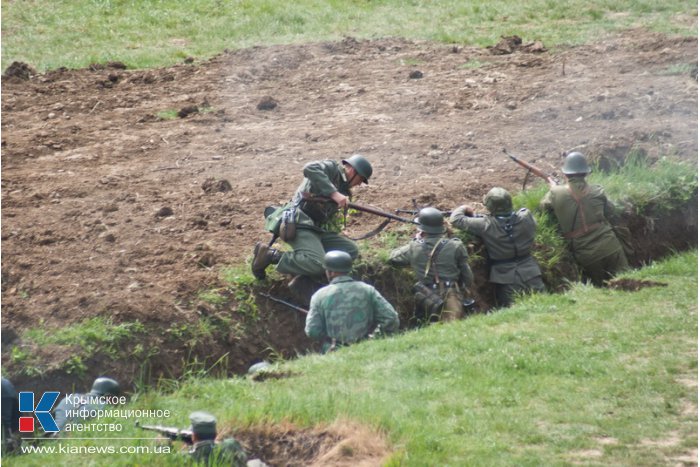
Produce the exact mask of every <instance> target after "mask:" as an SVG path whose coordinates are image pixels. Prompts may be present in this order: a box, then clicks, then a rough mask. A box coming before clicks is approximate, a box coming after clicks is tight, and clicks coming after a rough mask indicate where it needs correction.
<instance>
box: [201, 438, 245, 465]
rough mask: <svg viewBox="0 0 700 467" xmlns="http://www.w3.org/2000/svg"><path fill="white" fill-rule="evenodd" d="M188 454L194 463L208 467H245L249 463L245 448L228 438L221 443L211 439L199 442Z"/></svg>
mask: <svg viewBox="0 0 700 467" xmlns="http://www.w3.org/2000/svg"><path fill="white" fill-rule="evenodd" d="M188 453H189V455H190V457H191V458H192V460H193V461H195V462H196V463H201V464H204V465H207V466H215V465H216V466H224V465H226V466H232V467H245V466H246V465H247V463H248V456H246V453H245V451H244V450H243V446H241V443H239V442H238V441H236V440H235V439H233V438H226V439H224V440H222V441H220V442H216V441H214V440H211V439H208V440H205V441H198V442H196V443H194V444H193V445H192V447H191V448H190V450H189V451H188Z"/></svg>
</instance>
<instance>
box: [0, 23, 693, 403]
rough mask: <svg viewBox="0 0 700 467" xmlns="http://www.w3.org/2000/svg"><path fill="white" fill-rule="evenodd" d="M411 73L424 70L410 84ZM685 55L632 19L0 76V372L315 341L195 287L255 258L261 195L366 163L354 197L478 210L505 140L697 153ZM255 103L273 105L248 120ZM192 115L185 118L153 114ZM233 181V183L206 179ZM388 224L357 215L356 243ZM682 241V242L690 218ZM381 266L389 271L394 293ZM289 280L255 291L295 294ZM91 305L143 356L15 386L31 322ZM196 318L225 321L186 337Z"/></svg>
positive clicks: (130, 366) (538, 159) (251, 355)
mask: <svg viewBox="0 0 700 467" xmlns="http://www.w3.org/2000/svg"><path fill="white" fill-rule="evenodd" d="M416 63H419V64H420V66H419V68H420V71H421V73H422V78H421V79H410V78H409V74H410V73H411V72H412V71H414V69H415V68H416V67H415V64H416ZM473 63H480V64H481V65H480V66H479V67H477V68H474V67H472V66H467V64H473ZM688 63H697V39H696V38H673V37H666V36H662V35H658V34H654V33H650V32H647V31H643V30H632V31H627V32H625V33H623V34H618V35H615V36H611V37H606V38H603V39H601V40H600V41H599V42H597V43H594V44H590V45H587V46H581V47H575V48H570V49H563V50H561V51H558V52H557V53H552V52H543V53H537V54H533V53H527V51H524V50H520V49H518V48H515V49H514V50H513V51H512V53H507V54H503V55H493V54H491V53H490V51H489V50H487V49H482V48H476V47H455V46H448V45H444V44H436V43H430V42H419V41H408V40H402V39H393V38H388V39H379V40H355V39H352V38H347V39H345V40H342V41H339V42H326V43H318V44H303V45H286V46H273V47H253V48H250V49H244V50H238V51H235V52H230V53H224V54H222V55H219V56H217V57H215V58H213V59H211V60H208V61H202V62H192V63H191V64H179V65H175V66H172V67H169V68H163V69H154V70H129V69H126V67H125V66H123V64H107V65H106V66H94V67H90V68H88V69H83V70H67V69H58V70H54V71H51V72H48V73H45V74H38V75H35V74H31V73H30V75H29V79H26V80H24V79H7V80H6V79H3V80H2V116H3V118H2V149H3V150H2V168H3V170H2V302H3V316H2V339H3V340H2V344H3V345H2V362H3V368H4V369H5V370H6V371H7V372H8V374H10V375H15V376H17V380H16V381H15V383H16V386H17V387H21V388H23V389H24V388H27V389H29V388H30V387H32V388H34V389H36V390H40V389H54V390H55V389H67V388H68V386H69V385H70V384H75V383H76V382H77V379H79V378H80V379H85V380H89V379H90V378H92V377H94V376H97V375H99V374H112V375H115V376H116V377H118V378H119V379H121V380H122V381H124V383H125V386H128V384H129V383H130V382H133V381H135V380H137V379H138V378H139V376H138V375H141V374H148V375H150V376H149V378H151V379H157V378H158V377H166V378H169V377H177V376H178V374H180V373H181V372H182V371H184V370H183V368H186V367H188V365H190V364H191V363H192V361H193V360H195V359H196V361H198V362H200V363H201V362H208V363H209V364H212V363H213V362H216V361H219V360H220V359H221V358H222V356H224V355H226V356H227V362H228V363H227V365H228V366H227V371H232V372H242V371H245V369H246V368H247V367H248V366H249V365H250V364H252V363H254V362H256V361H260V359H262V358H265V357H267V356H268V355H269V353H270V349H272V351H273V352H278V353H279V354H281V355H283V356H285V357H288V356H294V355H296V354H297V353H303V352H306V351H308V350H309V349H311V348H313V346H312V345H311V343H310V342H309V341H308V340H307V339H306V337H305V336H304V335H303V320H302V319H301V318H300V317H298V316H295V315H294V313H292V312H290V311H287V310H282V309H277V308H261V314H260V317H259V321H257V322H252V323H251V322H250V320H249V318H248V317H246V315H245V313H243V311H245V310H244V308H243V307H242V305H241V304H240V303H239V301H238V298H237V297H236V294H237V293H240V291H232V292H229V295H230V297H227V302H226V303H225V304H224V305H220V306H215V307H212V306H211V305H209V304H207V303H202V300H200V299H199V293H200V292H201V291H204V290H208V289H210V288H212V287H217V286H218V285H219V284H220V274H221V271H222V269H223V268H225V267H227V266H230V265H232V264H243V263H244V261H245V260H246V259H247V258H249V257H250V254H251V251H252V247H253V245H254V244H255V242H256V241H257V240H260V239H262V238H264V237H265V235H266V234H265V233H264V231H263V229H262V211H263V209H264V207H265V206H268V205H275V204H279V203H280V202H284V201H286V200H287V199H288V198H289V196H291V194H292V193H293V191H294V189H295V188H296V186H297V185H298V183H299V181H300V179H301V168H302V166H303V164H304V163H305V162H307V161H311V160H315V159H321V158H333V159H340V158H343V157H347V156H349V155H351V154H353V153H355V152H359V153H362V154H364V155H365V156H366V157H368V159H370V160H371V161H372V163H373V164H374V173H375V175H374V176H373V177H372V181H371V184H370V185H369V186H366V187H362V188H359V189H358V190H357V192H356V193H355V200H356V201H358V202H360V203H367V204H372V205H375V206H377V207H379V208H382V209H384V210H387V211H393V209H396V208H411V207H412V204H411V200H413V199H416V200H418V201H419V202H420V203H421V204H427V203H431V204H436V205H437V207H439V208H441V209H451V208H453V207H454V206H457V205H460V204H464V203H465V202H468V203H475V202H476V203H477V204H478V202H479V201H480V200H481V199H482V197H483V195H484V194H485V193H486V192H487V191H488V190H489V189H490V188H491V187H493V186H494V185H499V186H503V187H505V188H507V189H510V190H513V191H517V190H518V189H520V186H521V183H522V180H523V177H524V173H523V171H522V170H521V168H520V167H519V166H517V165H515V164H513V163H512V162H510V161H509V160H507V158H506V157H505V156H504V155H503V154H502V148H504V147H505V148H508V149H509V150H510V151H511V152H513V153H515V154H517V155H519V156H522V157H525V158H526V160H528V161H529V162H532V163H535V164H537V165H538V166H540V167H541V168H542V169H543V170H545V171H547V172H554V171H556V170H557V169H558V168H559V166H560V165H561V157H560V155H561V154H562V152H563V151H565V150H571V149H574V148H576V149H578V150H581V151H583V152H585V153H587V154H591V155H595V154H609V153H614V152H615V151H617V150H618V148H625V147H633V146H634V147H637V148H640V149H642V150H644V151H646V153H647V155H648V157H649V158H650V159H652V160H653V159H654V158H657V157H659V156H660V155H662V154H668V153H671V152H673V153H676V154H678V155H679V156H680V157H685V158H688V159H691V160H695V159H696V157H697V105H698V101H697V81H696V80H695V79H693V78H692V77H690V76H688V75H687V74H674V73H672V72H670V71H669V70H673V69H674V67H676V68H677V67H678V65H684V64H688ZM564 65H565V66H564ZM263 96H265V101H266V102H272V101H274V102H275V103H276V105H275V107H274V109H272V110H258V108H257V107H258V104H259V103H260V102H261V99H262V98H263ZM268 98H269V99H268ZM193 107H197V108H198V109H199V110H200V111H198V112H194V113H188V114H187V115H186V118H176V119H160V118H158V117H156V115H159V114H161V112H164V111H170V112H172V111H175V112H177V111H178V110H181V109H186V108H193ZM203 109H206V111H204V110H203ZM223 179H225V180H228V181H229V183H230V185H231V189H230V191H229V190H228V187H223V186H220V185H218V184H217V183H216V182H214V183H209V182H207V180H223ZM691 214H693V213H691ZM692 217H694V219H697V212H695V213H694V216H691V218H692ZM378 222H379V221H378V220H377V219H375V218H371V217H370V216H368V215H362V216H357V218H355V219H354V220H352V221H351V222H350V224H349V226H348V229H347V233H348V235H350V236H351V237H354V236H358V235H360V234H362V233H365V232H367V231H368V230H369V228H368V226H369V227H374V226H376V225H377V224H378ZM686 224H687V223H686ZM679 225H680V224H679ZM638 227H639V228H640V229H642V230H641V231H642V232H644V236H645V238H650V239H658V238H659V236H660V235H661V234H659V233H658V232H659V229H661V228H663V227H664V226H663V225H661V223H659V222H654V219H653V218H649V219H647V220H646V221H643V222H642V224H641V225H639V226H638ZM694 228H695V237H694V238H693V240H692V242H695V244H697V222H695V227H694ZM387 230H388V231H397V230H398V228H397V227H396V226H395V225H393V224H390V225H389V227H388V229H387ZM678 232H679V231H678V230H676V231H671V232H668V233H663V232H662V233H663V234H664V235H667V236H666V237H664V238H662V239H661V240H660V241H655V243H654V244H653V245H649V246H650V250H649V251H652V250H653V251H654V254H656V252H657V250H658V251H663V252H665V251H667V249H668V246H671V247H675V243H674V242H676V241H677V240H679V239H680V240H682V241H684V237H683V236H684V235H685V234H683V235H679V234H678ZM681 232H687V233H688V235H690V236H691V237H692V232H693V229H692V226H691V227H690V228H686V229H685V230H682V231H681ZM686 243H687V242H686ZM645 251H646V250H645ZM650 255H651V253H650ZM640 260H641V261H646V260H648V258H641V259H640ZM389 275H390V274H389V273H386V275H385V276H382V277H379V278H378V279H377V282H378V283H379V284H380V285H381V283H382V282H385V283H387V284H388V285H389V286H392V284H395V283H396V281H395V280H394V279H392V278H390V277H389ZM482 276H483V273H480V275H479V277H478V278H477V281H480V282H477V284H478V285H479V284H480V285H479V287H482V286H483V284H484V283H485V278H484V277H482ZM285 282H286V279H285V280H281V281H280V282H279V284H277V283H269V284H268V283H266V285H265V287H273V288H274V287H278V288H280V290H279V294H276V295H280V296H282V297H283V298H284V297H285V296H286V297H289V295H288V294H287V295H285V292H284V290H282V289H281V287H282V286H283V284H284V283H285ZM483 293H484V294H486V293H487V291H484V292H483ZM401 294H402V292H401V291H398V293H394V294H393V296H400V295H401ZM403 295H406V294H405V293H403ZM259 305H260V303H259ZM397 305H399V306H400V307H401V308H402V309H403V308H405V306H407V305H406V304H405V301H400V302H398V303H397ZM403 311H404V312H407V311H408V310H406V309H403ZM91 317H102V318H105V319H109V320H112V321H113V322H114V323H117V324H118V323H129V322H134V321H139V322H141V323H143V324H144V326H146V328H147V332H146V333H145V334H143V335H140V334H139V335H135V336H134V339H135V340H137V341H138V343H140V344H143V345H145V346H152V348H151V351H152V352H151V353H148V355H150V357H149V358H145V357H144V356H143V355H144V354H141V355H139V356H135V357H132V358H119V359H115V358H113V357H108V356H104V355H96V356H92V357H90V359H89V360H86V361H85V362H83V363H84V369H83V370H81V371H79V372H77V373H73V374H70V373H66V371H65V368H63V367H62V366H61V365H62V364H63V363H64V362H65V360H66V357H65V356H66V355H67V353H66V352H68V351H69V350H70V349H69V348H68V347H65V348H63V347H62V351H59V350H57V351H55V352H53V353H52V354H50V355H48V354H47V355H45V358H46V361H45V362H43V363H42V365H44V366H43V367H42V368H39V372H40V373H41V375H40V376H38V377H37V376H34V377H29V376H19V373H20V372H21V371H22V370H23V367H22V366H21V365H20V364H18V363H16V362H15V363H13V358H12V357H11V355H12V352H13V349H16V350H22V351H26V352H33V351H34V350H36V349H35V348H32V347H27V346H26V344H27V343H26V342H24V341H23V340H22V335H23V333H24V332H25V331H26V330H27V329H32V328H39V329H41V330H43V331H45V332H46V333H51V332H52V330H55V329H57V328H60V327H64V326H70V325H73V324H75V323H78V322H82V321H84V320H86V319H88V318H91ZM197 326H199V327H200V328H203V329H205V330H206V329H209V327H212V326H213V327H214V328H216V329H218V331H217V333H215V334H213V335H204V336H201V335H200V336H193V335H191V334H186V335H183V333H184V332H185V331H183V330H185V329H191V328H194V327H197ZM241 327H246V329H248V330H247V332H246V334H245V335H240V333H237V330H238V329H241ZM15 353H17V352H15ZM144 362H145V363H144ZM78 385H79V386H81V387H82V386H83V385H84V383H82V382H81V383H78Z"/></svg>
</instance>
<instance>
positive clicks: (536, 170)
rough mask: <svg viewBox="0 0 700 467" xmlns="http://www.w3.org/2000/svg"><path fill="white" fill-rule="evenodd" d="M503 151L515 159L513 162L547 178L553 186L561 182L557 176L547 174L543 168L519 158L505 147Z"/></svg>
mask: <svg viewBox="0 0 700 467" xmlns="http://www.w3.org/2000/svg"><path fill="white" fill-rule="evenodd" d="M503 152H504V153H505V154H506V155H507V156H508V157H510V158H511V159H512V160H513V162H515V163H516V164H518V165H520V166H521V167H524V168H526V169H527V170H528V171H529V172H532V173H533V174H535V175H537V176H538V177H540V178H543V179H545V180H546V181H547V183H549V184H550V185H551V186H556V185H558V184H559V181H558V180H557V179H556V178H554V177H552V176H550V175H547V174H546V173H544V172H543V171H542V170H541V169H538V168H537V167H535V166H534V165H532V164H530V163H529V162H525V161H524V160H522V159H518V158H517V157H515V156H514V155H512V154H509V153H508V151H506V150H505V148H504V149H503Z"/></svg>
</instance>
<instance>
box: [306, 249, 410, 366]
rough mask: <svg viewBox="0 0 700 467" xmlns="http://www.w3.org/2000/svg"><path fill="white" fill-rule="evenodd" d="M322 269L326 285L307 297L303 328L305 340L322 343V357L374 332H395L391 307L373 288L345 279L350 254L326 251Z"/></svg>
mask: <svg viewBox="0 0 700 467" xmlns="http://www.w3.org/2000/svg"><path fill="white" fill-rule="evenodd" d="M323 267H324V269H325V271H326V277H327V279H328V281H329V284H328V285H327V286H326V287H324V288H322V289H321V290H319V291H317V292H316V293H315V294H314V295H313V296H312V297H311V307H310V309H309V313H308V314H307V315H306V327H305V332H306V335H307V336H309V337H310V338H312V339H316V340H320V341H323V342H324V345H323V349H322V352H323V353H326V352H331V351H333V350H335V349H336V348H338V347H340V346H344V345H349V344H353V343H355V342H357V341H360V340H362V339H365V338H367V337H369V336H370V334H372V333H373V332H374V331H375V330H376V329H377V328H380V329H381V332H382V333H387V334H388V333H392V332H394V331H396V330H398V328H399V315H398V314H397V313H396V310H394V307H393V306H391V304H390V303H389V302H388V301H386V299H385V298H384V297H382V295H381V294H380V293H379V292H378V291H377V290H376V289H375V288H374V287H372V286H371V285H369V284H365V283H364V282H361V281H356V280H354V279H353V278H352V277H350V276H349V273H350V271H351V270H352V257H351V256H350V254H348V253H347V252H344V251H329V252H328V253H326V254H325V256H324V259H323Z"/></svg>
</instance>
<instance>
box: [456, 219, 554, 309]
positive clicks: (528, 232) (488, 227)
mask: <svg viewBox="0 0 700 467" xmlns="http://www.w3.org/2000/svg"><path fill="white" fill-rule="evenodd" d="M464 211H465V210H464V207H461V208H457V209H455V210H454V211H453V212H452V215H451V216H450V222H451V223H452V225H453V226H454V227H456V228H458V229H462V230H466V231H467V232H470V233H472V234H474V235H476V236H478V237H479V238H481V240H482V241H483V242H484V245H485V246H486V251H487V253H488V264H489V269H490V271H489V282H491V283H493V284H495V286H496V302H497V303H498V305H499V306H509V305H510V304H511V303H512V302H513V298H512V297H513V294H514V293H516V292H519V291H528V290H537V291H543V290H544V283H543V282H542V272H541V271H540V267H539V265H538V264H537V261H535V258H533V257H532V256H531V255H530V248H531V247H532V243H533V241H534V239H535V231H536V230H537V224H536V222H535V219H534V217H532V214H531V213H530V211H528V210H527V209H525V208H523V209H520V210H519V211H516V212H511V213H510V215H508V216H500V215H499V216H494V215H486V216H474V217H469V216H466V215H465V214H464Z"/></svg>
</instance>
